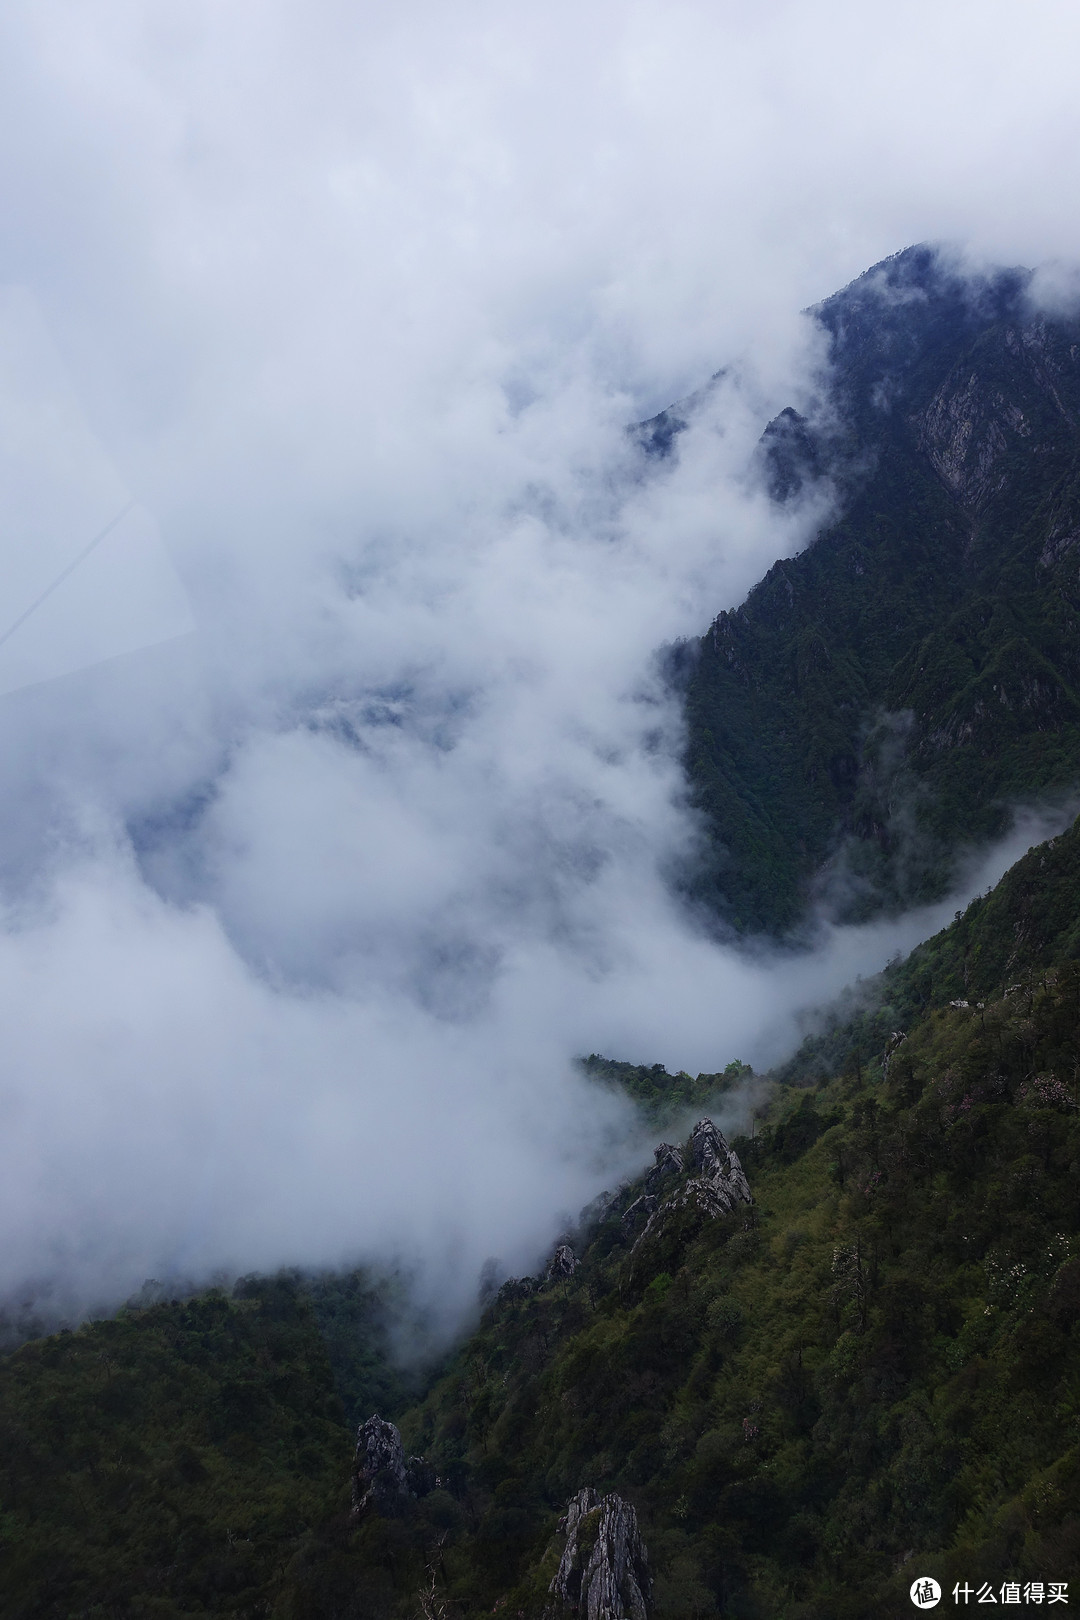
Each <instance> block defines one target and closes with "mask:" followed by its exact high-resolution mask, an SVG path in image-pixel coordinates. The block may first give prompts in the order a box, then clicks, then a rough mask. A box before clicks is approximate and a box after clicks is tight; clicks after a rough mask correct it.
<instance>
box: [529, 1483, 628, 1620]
mask: <svg viewBox="0 0 1080 1620" xmlns="http://www.w3.org/2000/svg"><path fill="white" fill-rule="evenodd" d="M559 1529H560V1530H561V1531H564V1532H565V1534H566V1545H565V1547H564V1548H563V1555H562V1558H561V1559H560V1561H559V1568H558V1570H557V1572H556V1574H555V1578H554V1580H553V1581H552V1583H551V1585H550V1587H549V1588H548V1591H549V1593H550V1594H551V1599H552V1601H551V1602H550V1603H549V1605H548V1608H547V1611H546V1614H547V1616H548V1617H549V1620H563V1616H569V1615H577V1616H580V1617H581V1620H648V1616H649V1600H650V1598H651V1596H652V1579H651V1577H650V1575H649V1557H648V1553H647V1552H646V1549H645V1543H644V1542H643V1541H642V1539H641V1532H640V1531H639V1530H638V1522H637V1514H636V1513H635V1512H634V1509H633V1507H632V1506H631V1504H630V1503H629V1502H626V1501H624V1500H623V1498H622V1497H621V1496H616V1495H615V1493H614V1492H612V1494H611V1495H610V1496H598V1495H597V1493H596V1492H595V1491H594V1490H593V1488H592V1486H591V1485H586V1486H585V1488H584V1489H583V1490H580V1491H578V1493H577V1495H576V1496H575V1497H573V1498H572V1499H571V1502H570V1505H569V1507H568V1508H567V1511H566V1517H565V1518H564V1519H563V1520H561V1522H560V1524H559Z"/></svg>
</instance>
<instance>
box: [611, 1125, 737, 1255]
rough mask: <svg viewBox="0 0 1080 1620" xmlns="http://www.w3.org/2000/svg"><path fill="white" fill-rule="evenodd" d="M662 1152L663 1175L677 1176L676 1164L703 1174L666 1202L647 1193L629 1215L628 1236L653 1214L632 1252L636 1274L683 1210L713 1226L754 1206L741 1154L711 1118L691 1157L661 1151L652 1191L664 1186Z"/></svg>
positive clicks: (693, 1142) (699, 1129)
mask: <svg viewBox="0 0 1080 1620" xmlns="http://www.w3.org/2000/svg"><path fill="white" fill-rule="evenodd" d="M662 1153H663V1155H664V1159H663V1174H673V1173H674V1166H675V1164H676V1163H677V1164H678V1167H679V1170H680V1171H685V1170H686V1169H687V1168H692V1169H693V1170H695V1171H696V1172H697V1174H696V1175H692V1176H690V1177H689V1178H688V1179H687V1180H686V1181H683V1182H681V1183H680V1184H679V1185H678V1186H676V1187H675V1188H674V1189H673V1190H672V1191H671V1192H669V1193H668V1195H667V1197H666V1198H663V1199H658V1198H657V1196H656V1194H649V1193H645V1194H643V1195H642V1197H640V1198H639V1199H638V1200H637V1202H636V1203H634V1204H631V1206H630V1208H629V1209H628V1210H627V1211H626V1214H625V1215H624V1217H623V1225H624V1230H625V1231H626V1232H627V1234H628V1235H629V1234H630V1233H631V1232H632V1230H633V1224H634V1222H635V1221H640V1219H641V1217H642V1215H645V1214H646V1212H647V1213H648V1218H647V1219H646V1221H645V1225H644V1229H643V1230H642V1232H641V1234H640V1236H639V1237H638V1239H637V1241H636V1243H635V1244H634V1247H633V1248H632V1250H631V1251H630V1263H631V1272H632V1273H633V1272H634V1270H635V1260H637V1259H640V1258H641V1255H642V1253H643V1251H644V1250H646V1249H647V1248H648V1246H649V1245H650V1243H655V1242H657V1241H658V1240H659V1239H660V1238H661V1237H662V1235H663V1233H664V1229H665V1228H666V1227H669V1226H670V1224H671V1222H672V1220H673V1218H674V1217H675V1216H676V1215H677V1214H678V1213H679V1212H680V1211H682V1210H687V1209H690V1210H693V1211H695V1212H696V1213H697V1214H698V1215H699V1216H700V1217H701V1219H702V1220H706V1221H709V1220H715V1219H716V1217H717V1216H719V1215H729V1214H730V1213H731V1211H732V1210H733V1209H736V1208H737V1207H738V1206H739V1205H740V1204H750V1203H752V1202H753V1199H752V1197H751V1193H750V1184H749V1182H748V1181H747V1179H746V1175H745V1173H744V1171H743V1167H742V1165H741V1164H740V1163H739V1156H738V1154H737V1153H733V1152H732V1150H731V1148H730V1147H729V1146H728V1144H727V1142H726V1141H725V1140H724V1138H723V1136H722V1135H721V1133H720V1132H719V1131H718V1130H717V1128H716V1126H715V1125H714V1124H713V1122H712V1120H711V1119H700V1120H698V1122H697V1124H696V1125H695V1126H694V1129H693V1131H692V1132H691V1135H690V1140H689V1142H688V1143H687V1146H686V1153H685V1156H684V1155H683V1154H682V1153H680V1152H679V1149H678V1148H673V1147H671V1145H670V1144H669V1143H666V1142H665V1143H663V1144H662V1145H661V1147H660V1148H658V1149H657V1163H656V1166H655V1167H654V1169H652V1170H650V1172H649V1176H648V1178H647V1179H646V1186H649V1184H650V1182H653V1185H660V1184H661V1181H662V1177H658V1172H660V1171H661V1169H662V1166H661V1157H660V1155H661V1154H662ZM653 1178H657V1179H656V1180H654V1179H653ZM650 1204H651V1205H652V1208H651V1210H650V1209H649V1205H650Z"/></svg>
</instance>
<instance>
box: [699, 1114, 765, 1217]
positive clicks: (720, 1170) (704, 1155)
mask: <svg viewBox="0 0 1080 1620" xmlns="http://www.w3.org/2000/svg"><path fill="white" fill-rule="evenodd" d="M689 1155H690V1162H691V1164H694V1165H696V1166H697V1168H698V1169H699V1170H700V1172H701V1177H702V1180H703V1181H706V1182H708V1183H709V1185H710V1186H711V1187H712V1188H713V1189H714V1190H715V1191H716V1193H717V1195H718V1197H720V1198H721V1199H725V1198H726V1199H727V1200H728V1208H729V1209H734V1207H735V1205H736V1204H749V1203H750V1202H751V1199H750V1184H749V1182H748V1181H747V1179H746V1176H745V1174H744V1173H743V1167H742V1165H741V1164H740V1163H739V1156H738V1154H737V1153H733V1152H732V1151H731V1149H730V1148H729V1147H728V1145H727V1143H726V1142H725V1140H724V1138H723V1137H722V1136H721V1134H720V1132H719V1131H718V1130H717V1128H716V1126H715V1125H714V1124H713V1122H712V1120H711V1119H699V1120H698V1122H697V1124H696V1125H695V1126H694V1129H693V1131H692V1133H691V1136H690V1147H689Z"/></svg>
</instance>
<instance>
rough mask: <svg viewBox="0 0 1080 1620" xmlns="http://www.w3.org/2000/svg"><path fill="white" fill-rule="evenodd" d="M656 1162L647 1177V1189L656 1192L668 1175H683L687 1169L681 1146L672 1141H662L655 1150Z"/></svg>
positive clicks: (649, 1191) (648, 1191)
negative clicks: (678, 1146) (676, 1145)
mask: <svg viewBox="0 0 1080 1620" xmlns="http://www.w3.org/2000/svg"><path fill="white" fill-rule="evenodd" d="M654 1157H655V1159H656V1163H655V1164H654V1165H653V1167H652V1169H651V1170H650V1171H649V1173H648V1175H647V1176H646V1177H645V1191H646V1192H647V1193H655V1192H656V1190H657V1189H658V1187H659V1186H660V1184H661V1182H663V1181H664V1180H666V1179H667V1177H668V1176H681V1175H682V1173H683V1171H684V1170H685V1169H686V1165H685V1163H684V1161H683V1156H682V1150H681V1148H677V1147H675V1146H674V1145H673V1144H672V1143H671V1142H661V1144H660V1146H659V1147H658V1148H657V1149H656V1150H655V1154H654Z"/></svg>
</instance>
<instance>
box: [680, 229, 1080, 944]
mask: <svg viewBox="0 0 1080 1620" xmlns="http://www.w3.org/2000/svg"><path fill="white" fill-rule="evenodd" d="M1030 287H1031V278H1030V276H1029V275H1028V274H1027V272H1025V271H1021V270H1011V271H1004V272H999V273H997V274H995V275H992V276H987V277H983V278H974V279H972V278H968V277H964V276H962V275H960V273H959V272H957V271H955V270H952V269H950V268H949V267H948V265H947V264H944V263H943V262H942V261H941V260H939V259H938V257H937V256H936V255H935V254H934V253H933V252H932V251H931V250H929V249H927V248H925V247H921V248H910V249H908V250H907V251H906V252H904V253H900V254H898V255H896V257H894V258H892V259H888V260H886V261H885V262H884V263H883V264H880V265H878V266H876V267H875V268H874V269H872V270H870V271H868V272H867V273H866V274H865V275H863V276H861V277H859V279H858V280H857V281H855V282H853V283H852V284H851V286H850V287H847V288H846V289H845V290H844V291H843V292H840V293H837V294H836V295H835V297H832V298H829V299H827V300H826V301H825V302H824V303H822V304H820V305H819V306H818V307H817V308H816V309H815V310H813V311H811V312H810V314H811V316H812V318H813V319H814V320H815V321H816V322H817V323H818V324H819V325H820V326H821V327H822V328H823V330H824V333H825V335H826V337H827V341H828V352H829V362H830V364H829V372H828V374H827V376H826V378H825V379H823V397H822V401H821V405H820V408H819V410H818V411H817V412H816V413H815V415H816V420H814V421H807V420H804V419H803V418H802V417H799V416H798V415H797V414H796V413H795V412H794V411H790V410H789V411H788V412H785V413H782V415H781V416H780V417H779V418H777V420H776V421H775V422H774V423H772V424H770V427H769V429H768V430H767V431H766V434H765V438H764V440H763V444H762V457H763V463H764V468H765V472H766V476H767V478H768V481H769V483H770V487H771V489H772V491H773V495H774V498H775V499H777V500H778V501H790V500H792V499H796V498H798V495H799V493H800V492H801V491H802V489H803V488H804V487H805V486H806V485H807V483H812V482H815V481H817V480H819V479H821V478H823V477H826V476H827V477H828V478H829V480H830V482H831V485H832V487H833V489H834V491H835V499H836V504H837V510H838V514H839V515H838V516H837V518H836V519H835V521H833V522H832V523H831V524H830V525H829V526H828V527H826V529H825V530H824V531H823V532H822V533H821V534H820V535H818V536H817V538H816V539H815V540H814V542H813V544H812V545H810V546H809V547H808V548H807V549H806V550H805V551H804V552H803V553H801V555H799V556H797V557H794V558H790V559H787V560H785V561H782V562H778V563H777V564H776V565H775V566H774V567H773V568H772V569H770V571H769V573H768V574H767V575H766V577H765V578H764V579H763V580H762V581H761V583H760V584H758V585H757V586H755V587H754V589H753V590H752V591H751V592H750V594H749V596H748V597H747V599H746V601H745V602H744V603H743V604H742V606H741V607H739V608H737V609H735V610H734V611H732V612H725V613H721V614H720V615H719V616H718V617H717V618H716V619H715V620H714V622H713V623H712V625H711V626H710V628H709V630H708V631H707V632H706V634H705V635H704V636H703V637H702V638H701V640H700V641H699V642H698V643H696V644H694V645H693V646H691V647H690V648H689V649H685V650H684V651H683V656H682V658H681V660H680V664H681V667H682V668H683V670H684V671H685V673H684V680H685V703H686V715H687V723H688V734H689V741H688V748H687V768H688V774H689V778H690V782H691V790H692V798H693V802H694V803H695V805H696V806H697V807H698V809H699V810H700V811H701V812H702V814H703V816H704V818H705V821H706V824H707V826H708V828H709V832H710V851H711V852H710V856H709V859H708V860H707V862H706V863H705V866H704V869H703V870H701V871H699V872H697V873H695V874H694V877H693V879H692V880H691V886H692V888H693V891H694V893H695V894H696V895H697V897H698V898H699V899H701V900H703V901H704V902H705V903H706V904H707V905H708V906H710V907H711V908H712V909H714V910H715V911H716V912H718V913H719V914H720V916H721V917H723V918H725V919H726V920H727V921H728V922H729V923H731V924H732V925H734V927H735V928H736V929H738V930H740V931H742V932H760V931H765V932H770V933H773V934H780V935H782V934H786V933H789V932H791V931H792V930H795V929H797V928H798V927H799V925H800V923H801V921H802V920H803V918H804V916H805V914H806V910H807V907H808V905H809V904H810V903H811V901H813V900H817V901H818V902H820V903H823V904H824V905H825V906H826V908H827V909H828V910H829V911H830V912H831V913H832V914H833V915H834V916H838V917H841V918H848V919H857V918H863V917H866V916H868V915H870V914H871V913H872V912H873V911H875V910H878V909H881V908H886V909H894V910H895V909H898V908H900V907H902V906H904V905H907V904H910V903H913V902H916V901H922V900H927V899H930V898H937V897H939V896H940V895H942V894H943V893H945V892H947V889H948V887H949V882H950V878H951V876H952V872H953V861H954V857H955V855H956V854H957V852H958V851H959V850H960V849H962V848H963V847H964V846H965V845H967V844H979V843H983V842H985V841H987V840H989V839H992V838H994V837H997V836H999V835H1000V834H1001V833H1002V832H1003V831H1004V830H1005V828H1006V826H1007V825H1008V821H1009V816H1010V811H1011V809H1012V807H1014V806H1015V805H1016V804H1017V803H1018V802H1023V801H1025V800H1030V799H1032V798H1036V797H1040V796H1046V795H1050V794H1057V795H1061V796H1063V797H1064V796H1067V795H1068V794H1070V793H1073V792H1075V790H1076V785H1077V783H1078V781H1080V323H1078V322H1077V321H1076V320H1073V319H1064V318H1058V317H1053V318H1052V317H1050V316H1049V315H1047V314H1045V313H1041V312H1040V311H1039V310H1037V309H1036V308H1035V306H1034V305H1033V304H1032V302H1031V297H1030ZM686 414H687V413H685V412H684V413H683V414H682V415H679V414H678V413H676V416H675V418H674V421H673V422H672V423H670V424H669V431H668V433H667V437H666V438H665V436H664V433H663V432H659V431H656V432H654V438H653V441H652V442H653V445H654V453H659V454H670V453H674V450H675V449H677V444H678V433H679V431H680V430H681V427H682V426H683V424H684V420H685V418H686ZM660 421H661V419H657V422H658V423H659V422H660ZM650 426H651V425H650Z"/></svg>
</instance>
